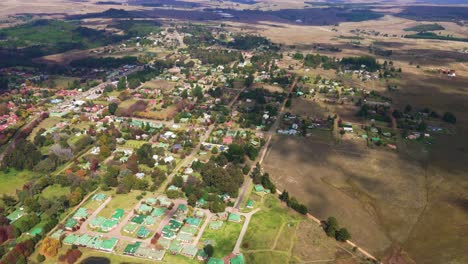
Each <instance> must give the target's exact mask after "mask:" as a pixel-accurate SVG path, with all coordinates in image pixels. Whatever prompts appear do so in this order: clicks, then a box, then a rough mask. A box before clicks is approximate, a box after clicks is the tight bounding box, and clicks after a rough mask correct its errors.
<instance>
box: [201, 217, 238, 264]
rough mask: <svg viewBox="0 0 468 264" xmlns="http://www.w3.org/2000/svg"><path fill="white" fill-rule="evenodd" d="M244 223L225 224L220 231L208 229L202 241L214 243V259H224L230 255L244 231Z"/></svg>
mask: <svg viewBox="0 0 468 264" xmlns="http://www.w3.org/2000/svg"><path fill="white" fill-rule="evenodd" d="M242 224H243V222H242V223H233V222H224V224H223V227H221V228H220V229H219V230H213V229H209V228H206V229H205V232H203V236H202V239H201V241H202V242H204V241H206V240H212V241H214V248H215V251H214V257H218V258H222V257H225V256H226V255H229V254H230V253H231V252H232V250H233V249H234V246H235V244H236V241H237V237H238V236H239V233H240V231H241V229H242Z"/></svg>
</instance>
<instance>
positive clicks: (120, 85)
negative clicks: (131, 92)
mask: <svg viewBox="0 0 468 264" xmlns="http://www.w3.org/2000/svg"><path fill="white" fill-rule="evenodd" d="M125 89H127V80H126V79H125V77H122V78H120V80H119V82H118V83H117V90H118V91H123V90H125Z"/></svg>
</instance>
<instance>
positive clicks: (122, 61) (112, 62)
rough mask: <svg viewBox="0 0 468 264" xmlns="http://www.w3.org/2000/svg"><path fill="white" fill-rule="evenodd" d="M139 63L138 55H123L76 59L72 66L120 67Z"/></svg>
mask: <svg viewBox="0 0 468 264" xmlns="http://www.w3.org/2000/svg"><path fill="white" fill-rule="evenodd" d="M136 64H139V62H138V58H136V57H123V58H112V57H107V58H84V59H79V60H74V61H72V62H71V63H70V66H72V67H77V68H107V69H113V68H119V67H121V66H123V65H136Z"/></svg>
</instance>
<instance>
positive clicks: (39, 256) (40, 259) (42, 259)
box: [36, 254, 46, 263]
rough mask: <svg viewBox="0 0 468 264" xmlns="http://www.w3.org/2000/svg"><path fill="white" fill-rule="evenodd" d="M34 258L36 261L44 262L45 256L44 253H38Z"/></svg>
mask: <svg viewBox="0 0 468 264" xmlns="http://www.w3.org/2000/svg"><path fill="white" fill-rule="evenodd" d="M36 260H37V262H39V263H41V262H44V261H45V260H46V258H45V257H44V255H42V254H38V255H37V258H36Z"/></svg>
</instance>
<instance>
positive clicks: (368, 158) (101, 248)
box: [0, 1, 468, 264]
mask: <svg viewBox="0 0 468 264" xmlns="http://www.w3.org/2000/svg"><path fill="white" fill-rule="evenodd" d="M93 2H94V1H93ZM120 2H121V1H117V2H102V3H101V2H98V3H96V4H95V5H96V6H103V7H106V8H107V7H108V6H111V7H112V8H110V9H107V10H106V11H103V12H102V13H100V12H96V13H94V12H89V13H84V14H69V15H67V17H66V19H64V20H62V19H59V18H55V17H54V18H53V19H45V18H42V17H40V16H41V15H22V14H18V15H11V14H10V15H9V16H7V17H6V18H5V20H4V21H3V22H2V27H1V28H0V48H1V50H0V56H1V60H2V62H0V90H1V92H2V93H1V95H0V96H1V97H0V160H1V163H0V164H1V166H0V183H2V184H0V222H1V226H0V256H1V258H0V263H2V264H3V263H5V264H9V263H69V264H71V263H148V262H156V263H157V262H161V263H209V264H221V263H229V264H241V263H369V264H370V263H449V262H450V261H449V262H445V261H442V258H433V257H426V255H425V254H426V253H424V254H423V253H421V252H422V251H423V250H422V249H419V248H415V246H414V244H412V243H413V242H411V238H412V237H411V236H418V235H419V233H418V232H423V231H421V230H419V229H420V228H424V227H426V228H431V227H429V226H430V225H429V223H427V222H424V224H423V222H420V223H419V222H414V223H413V222H412V223H413V224H414V227H411V228H410V229H411V231H410V230H407V229H401V228H402V227H399V228H400V229H399V228H396V227H394V226H395V225H397V226H400V225H401V226H403V225H405V224H404V223H407V221H413V220H409V218H411V219H419V217H422V216H423V215H424V214H425V213H428V212H427V210H435V209H429V208H428V207H429V206H430V207H431V208H432V207H433V206H435V205H434V204H431V205H427V203H429V202H430V201H431V198H430V196H431V195H432V193H431V192H432V190H431V188H432V185H433V184H434V188H439V187H436V186H443V187H440V188H447V190H448V189H449V188H451V187H449V186H454V187H453V188H455V189H453V193H454V195H463V194H464V195H466V189H465V190H464V191H463V186H465V187H466V185H464V183H463V181H462V180H461V182H458V180H453V181H452V180H447V179H445V180H444V179H443V178H445V177H447V178H450V179H458V178H456V176H453V177H452V176H447V175H448V174H445V173H446V171H451V172H450V173H453V175H458V174H457V173H462V174H463V171H464V169H463V167H462V166H463V165H462V164H463V162H462V161H463V160H464V158H463V157H465V156H464V155H465V154H459V155H460V157H458V158H454V159H453V160H451V161H450V162H449V161H447V164H449V165H447V166H450V169H451V170H448V169H447V170H445V168H446V167H444V165H445V163H444V162H442V161H444V160H446V159H447V157H446V156H444V155H447V154H446V153H448V152H449V149H450V148H451V147H450V146H452V145H450V144H455V143H450V142H452V141H451V140H454V141H456V140H457V139H458V140H460V139H459V138H460V136H461V135H463V132H462V131H463V129H464V127H460V125H459V124H460V122H461V120H466V118H465V117H463V116H460V111H462V110H461V109H464V108H463V107H462V106H461V105H463V104H464V102H466V101H464V99H463V98H464V96H465V94H464V93H465V92H466V90H463V92H462V91H461V90H460V89H462V88H461V87H462V86H463V84H465V87H464V89H465V88H466V81H467V79H466V78H467V77H466V74H467V73H468V71H467V69H466V67H465V66H466V64H465V63H466V61H468V58H467V57H466V55H460V58H458V59H457V61H456V62H452V61H450V62H447V60H448V59H447V60H445V61H444V62H445V63H441V64H438V65H435V64H431V65H426V64H424V63H423V62H419V61H418V60H417V59H414V60H413V59H411V61H410V62H407V61H405V60H406V57H404V58H403V55H398V52H401V51H400V50H397V51H392V50H389V49H384V48H382V47H387V46H385V45H384V44H380V46H378V45H377V44H376V43H377V42H378V41H381V42H383V41H388V38H394V39H396V40H392V41H394V42H392V43H396V41H397V40H401V41H402V42H404V43H407V42H408V41H414V40H413V39H415V38H417V39H418V40H420V39H423V40H422V41H423V42H424V41H425V40H424V39H425V37H428V38H429V37H430V38H431V39H433V38H435V37H437V36H438V35H435V33H431V32H432V31H436V30H443V29H442V28H443V27H442V26H441V25H442V24H443V25H444V26H445V25H446V24H444V23H442V24H441V25H439V24H425V25H419V27H421V26H425V27H424V30H421V31H419V32H420V33H416V34H414V35H405V36H404V37H401V39H400V35H398V34H396V33H393V31H392V30H390V29H389V30H388V32H385V31H383V29H382V30H380V31H375V30H373V29H372V30H371V29H370V28H367V29H364V27H362V28H360V29H358V28H356V27H357V26H356V25H357V24H358V23H359V22H360V21H364V20H367V19H376V21H379V23H380V21H381V19H385V18H381V17H380V16H379V17H372V16H371V15H372V14H374V13H372V14H367V15H369V18H367V15H362V14H361V15H362V16H364V17H366V19H362V20H359V21H358V20H352V21H353V22H349V24H350V25H348V23H344V22H343V25H345V26H341V24H340V23H341V22H340V23H338V22H337V23H336V24H335V23H332V24H330V25H326V26H323V28H322V26H320V27H318V26H317V27H315V26H310V27H311V28H314V29H315V30H319V29H317V28H321V29H320V30H322V29H323V30H324V31H325V30H326V32H327V33H323V34H330V35H332V36H333V37H331V39H332V40H333V41H334V42H332V43H318V44H314V45H313V47H312V46H310V47H309V46H308V47H304V46H301V45H299V44H291V43H289V42H288V41H287V40H285V41H284V42H283V41H279V40H278V37H277V35H276V33H274V32H271V31H270V30H280V32H284V31H283V30H282V29H281V28H279V29H278V28H276V26H273V25H272V24H268V26H265V25H261V24H258V25H256V26H257V27H263V26H265V27H267V28H266V29H264V30H265V31H266V32H268V33H265V34H263V33H262V31H261V30H260V31H255V30H254V29H252V28H249V27H248V25H247V24H243V23H244V22H243V23H242V24H240V25H237V24H236V23H240V22H232V21H230V20H232V19H241V20H242V19H245V20H246V21H249V20H248V19H247V18H245V17H244V16H246V14H243V13H242V12H248V11H245V10H244V11H241V9H238V8H236V7H234V6H233V7H232V8H233V9H232V10H231V9H228V10H222V9H220V10H221V11H216V12H209V13H208V11H206V10H204V11H200V10H198V9H196V8H197V5H195V3H193V8H195V9H196V10H198V11H193V12H194V13H193V14H192V15H193V17H192V15H187V16H189V18H188V19H189V21H184V20H183V19H182V20H180V17H178V19H179V20H177V21H175V20H173V19H172V18H169V17H165V16H169V15H172V13H171V12H169V10H171V11H173V12H175V13H177V12H178V11H177V10H178V9H177V5H179V4H180V5H183V6H181V7H179V8H180V12H182V13H181V14H179V13H177V14H178V16H179V15H182V16H183V15H185V13H183V12H185V11H184V10H186V9H187V8H188V7H187V6H186V5H187V3H189V2H183V1H180V2H179V1H175V2H174V3H175V4H174V5H175V7H176V9H175V11H174V10H172V9H168V8H167V6H166V5H164V6H163V7H157V8H156V9H158V8H160V10H162V11H161V14H160V16H161V17H164V19H162V20H151V19H146V18H147V17H148V16H149V15H148V14H152V13H144V12H153V11H148V10H150V9H144V10H146V11H138V10H136V11H135V10H133V9H131V8H132V6H134V5H142V6H143V7H145V8H150V7H151V8H152V6H150V4H148V5H145V4H140V3H138V4H136V3H133V4H132V3H131V2H132V1H124V2H125V3H120ZM135 2H138V1H135ZM161 2H164V1H161ZM201 2H203V1H201ZM215 2H216V1H215ZM260 2H262V1H260ZM267 2H268V1H267ZM190 3H191V2H190ZM203 3H204V2H203ZM239 3H240V4H241V5H243V6H244V5H246V6H248V5H250V4H249V3H244V2H243V1H239ZM255 3H256V2H252V5H258V3H257V4H255ZM262 3H263V2H262ZM205 4H206V3H205ZM211 4H212V5H214V6H216V3H211ZM114 5H118V7H119V8H123V9H119V8H114V7H115V6H114ZM202 5H203V4H202ZM238 5H239V4H238ZM345 7H346V5H345ZM127 8H130V9H129V11H128V10H127ZM464 8H465V7H464ZM332 9H333V8H332ZM327 10H328V9H327ZM370 10H371V9H369V12H371V11H370ZM163 11H164V12H163ZM165 11H167V14H166V13H165ZM176 11H177V12H176ZM139 12H143V13H139ZM187 12H189V11H187ZM197 12H202V13H203V12H205V13H208V14H206V16H207V18H206V19H207V21H204V20H203V19H201V18H198V15H197V14H198V13H197ZM252 12H254V11H252ZM256 12H267V11H256ZM327 12H328V11H327ZM372 12H374V11H372ZM139 15H141V16H142V17H145V18H140V17H139ZM354 15H356V14H353V16H354ZM212 16H220V17H221V18H220V19H221V21H218V22H215V23H212V22H209V21H208V20H209V19H214V18H212ZM265 16H266V17H265V19H267V18H268V16H267V15H265ZM270 16H271V15H270ZM356 16H357V15H356ZM337 17H340V16H339V15H337ZM385 17H387V16H385ZM396 17H397V16H396V15H395V17H393V19H397V18H396ZM295 18H296V19H294V20H293V22H291V23H294V24H303V23H312V22H311V21H309V20H307V19H306V18H297V17H295ZM282 19H283V18H282ZM353 19H354V18H353ZM398 19H400V18H398ZM405 19H407V18H405ZM192 20H193V21H192ZM200 21H201V22H200ZM242 21H243V20H242ZM308 21H309V22H308ZM231 22H232V23H231ZM256 23H257V22H256ZM271 23H273V22H271ZM278 23H279V22H278ZM353 23H354V24H353ZM364 23H365V21H364ZM382 23H383V22H382ZM447 23H449V22H447ZM450 23H452V22H450ZM339 24H340V25H339ZM408 24H410V23H409V22H408ZM6 25H8V27H7V26H6ZM437 26H438V27H437ZM277 27H282V26H277ZM294 27H296V26H294ZM298 27H302V25H299V26H298ZM304 27H306V26H304ZM343 27H344V28H343ZM415 27H418V26H415ZM439 27H440V28H439ZM324 28H325V29H324ZM383 28H385V27H383ZM329 29H330V30H329ZM450 29H452V28H450ZM320 30H319V31H320ZM418 30H419V28H418ZM404 31H416V30H412V29H411V28H410V29H404ZM57 32H60V33H57ZM343 32H344V33H343ZM343 34H347V35H343ZM407 34H409V33H407ZM424 34H426V35H424ZM428 34H434V36H433V35H428ZM381 39H385V40H381ZM440 39H441V41H446V42H451V41H463V40H460V39H461V37H459V36H453V35H452V36H447V37H444V38H440ZM368 40H372V41H373V42H372V43H373V44H371V45H369V46H368V47H367V46H365V48H360V47H362V45H363V44H362V43H365V42H366V41H368ZM465 41H466V39H465ZM389 43H390V42H389ZM462 43H463V42H462ZM465 43H466V42H465ZM304 45H305V44H304ZM393 45H395V47H396V46H397V45H396V44H393ZM421 45H422V44H421ZM19 47H21V48H19ZM388 47H393V46H391V45H390V44H389V46H388ZM13 49H16V51H15V52H9V51H11V50H13ZM396 49H397V48H394V50H396ZM355 50H358V51H359V52H356V53H353V52H352V51H355ZM394 53H396V54H397V55H395V54H394ZM463 54H466V53H463ZM405 56H406V55H405ZM407 56H409V55H407ZM423 60H425V59H423ZM460 65H461V66H460ZM463 65H464V66H463ZM415 72H421V75H423V74H424V76H426V77H427V76H429V77H427V79H425V82H424V84H425V85H427V87H430V88H427V89H426V90H425V88H426V87H422V86H421V85H423V84H422V83H420V82H419V81H418V79H415V78H416V77H415V76H416V74H415ZM421 78H422V77H421ZM428 80H431V81H428ZM426 81H427V82H426ZM439 84H440V85H447V87H450V88H447V89H451V90H452V91H457V93H459V95H458V96H459V97H460V98H458V99H454V101H452V104H453V105H452V106H453V107H450V106H447V104H448V103H447V102H448V101H447V100H448V99H447V98H449V97H448V96H449V95H447V94H445V93H444V95H440V94H438V92H437V91H440V90H438V89H439V88H438V87H439V86H438V85H439ZM418 85H419V86H418ZM409 86H411V87H413V88H414V89H415V90H411V91H407V90H405V89H408V87H409ZM457 89H459V90H457ZM426 93H427V94H426ZM454 93H455V92H454ZM462 94H463V95H462ZM417 96H420V97H418V98H422V99H418V100H417V99H415V98H416V97H417ZM450 96H452V97H453V94H452V95H450ZM450 98H451V97H450ZM432 100H442V103H441V104H442V105H444V107H440V104H437V105H435V104H434V103H433V101H432ZM443 100H446V101H443ZM443 102H445V103H443ZM445 106H446V107H445ZM465 107H466V106H465ZM456 142H458V143H456V144H459V145H458V147H459V150H460V153H461V152H464V151H465V148H464V146H465V144H464V143H463V142H464V141H463V142H461V141H456ZM444 153H445V154H444ZM433 159H438V161H441V162H440V163H441V164H440V165H431V164H433V163H431V160H433ZM458 160H460V161H458ZM465 161H466V160H465ZM434 164H438V163H437V162H436V163H434ZM465 165H466V164H465ZM433 170H434V171H435V172H433ZM447 173H449V172H447ZM433 174H434V175H438V176H431V175H433ZM415 175H417V177H416V176H415ZM424 175H426V176H424ZM428 175H429V176H428ZM432 177H435V178H434V179H433V178H432ZM449 183H450V184H449ZM456 183H457V184H458V187H455V186H456V185H457V184H456ZM465 183H466V181H465ZM452 184H454V185H452ZM419 188H421V189H419ZM423 190H424V191H423ZM444 190H445V189H444ZM430 191H431V192H430ZM434 195H435V194H434ZM444 199H445V198H444ZM446 199H447V200H449V199H452V198H446ZM453 199H457V198H453ZM460 199H461V198H460ZM465 202H466V200H465ZM460 203H463V201H462V200H460ZM460 205H461V204H460ZM444 206H445V205H441V207H440V208H445V207H444ZM457 208H458V207H457ZM465 208H466V207H465ZM420 210H421V211H420ZM457 210H458V209H457ZM431 212H432V211H431ZM454 214H455V213H454ZM374 217H375V218H374ZM424 219H425V218H421V219H419V220H420V221H423V220H424ZM454 219H457V220H456V221H460V222H459V223H462V222H463V219H465V220H466V219H467V218H466V211H465V214H463V213H462V212H460V213H458V211H457V214H456V215H454ZM419 220H418V221H419ZM379 221H380V222H379ZM424 221H426V220H424ZM427 221H429V220H427ZM433 221H439V220H433ZM440 221H441V222H440V223H445V224H448V223H447V222H446V221H445V220H440ZM447 221H448V220H447ZM418 223H419V224H421V225H424V227H419V224H418ZM434 223H439V222H434ZM465 223H466V222H465ZM392 228H395V229H392ZM460 229H466V228H464V227H460ZM382 230H385V231H382ZM452 231H453V230H452V229H447V231H446V232H447V234H452V233H451V232H452ZM392 232H393V233H392ZM434 232H436V231H434ZM453 232H455V231H453ZM462 232H463V231H462ZM423 233H424V232H423ZM407 236H408V237H407ZM421 236H422V235H421ZM403 237H404V239H403ZM450 237H452V235H450ZM418 238H419V239H421V237H419V236H418ZM406 239H407V240H406ZM396 241H400V242H399V243H401V246H396V245H399V244H398V243H397V242H396ZM403 241H407V242H403ZM408 241H409V242H408ZM456 241H458V243H460V244H461V246H462V247H463V245H466V241H465V242H463V238H460V240H455V242H456ZM405 243H406V244H405ZM447 243H448V244H447V247H448V248H450V249H451V251H449V252H450V254H452V253H453V254H454V256H457V257H454V258H453V259H452V258H449V259H451V260H454V261H455V260H459V261H461V262H456V261H455V262H453V263H462V262H463V259H464V257H463V256H461V255H463V254H458V255H457V253H456V252H460V251H459V248H458V247H455V248H452V246H450V247H449V244H450V243H449V242H447ZM450 245H451V244H450ZM425 246H426V248H427V249H430V248H432V247H433V246H434V245H433V244H429V243H428V244H427V245H425ZM434 247H435V246H434ZM452 249H453V251H452ZM465 249H466V248H465ZM406 250H408V252H410V253H407V251H406ZM424 252H426V250H424ZM465 257H466V256H465ZM396 259H399V260H400V261H399V262H398V261H396ZM411 259H417V261H416V262H410V260H411ZM426 259H433V260H435V261H434V262H431V261H425V260H426ZM465 259H466V258H465ZM445 260H448V259H445Z"/></svg>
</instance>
